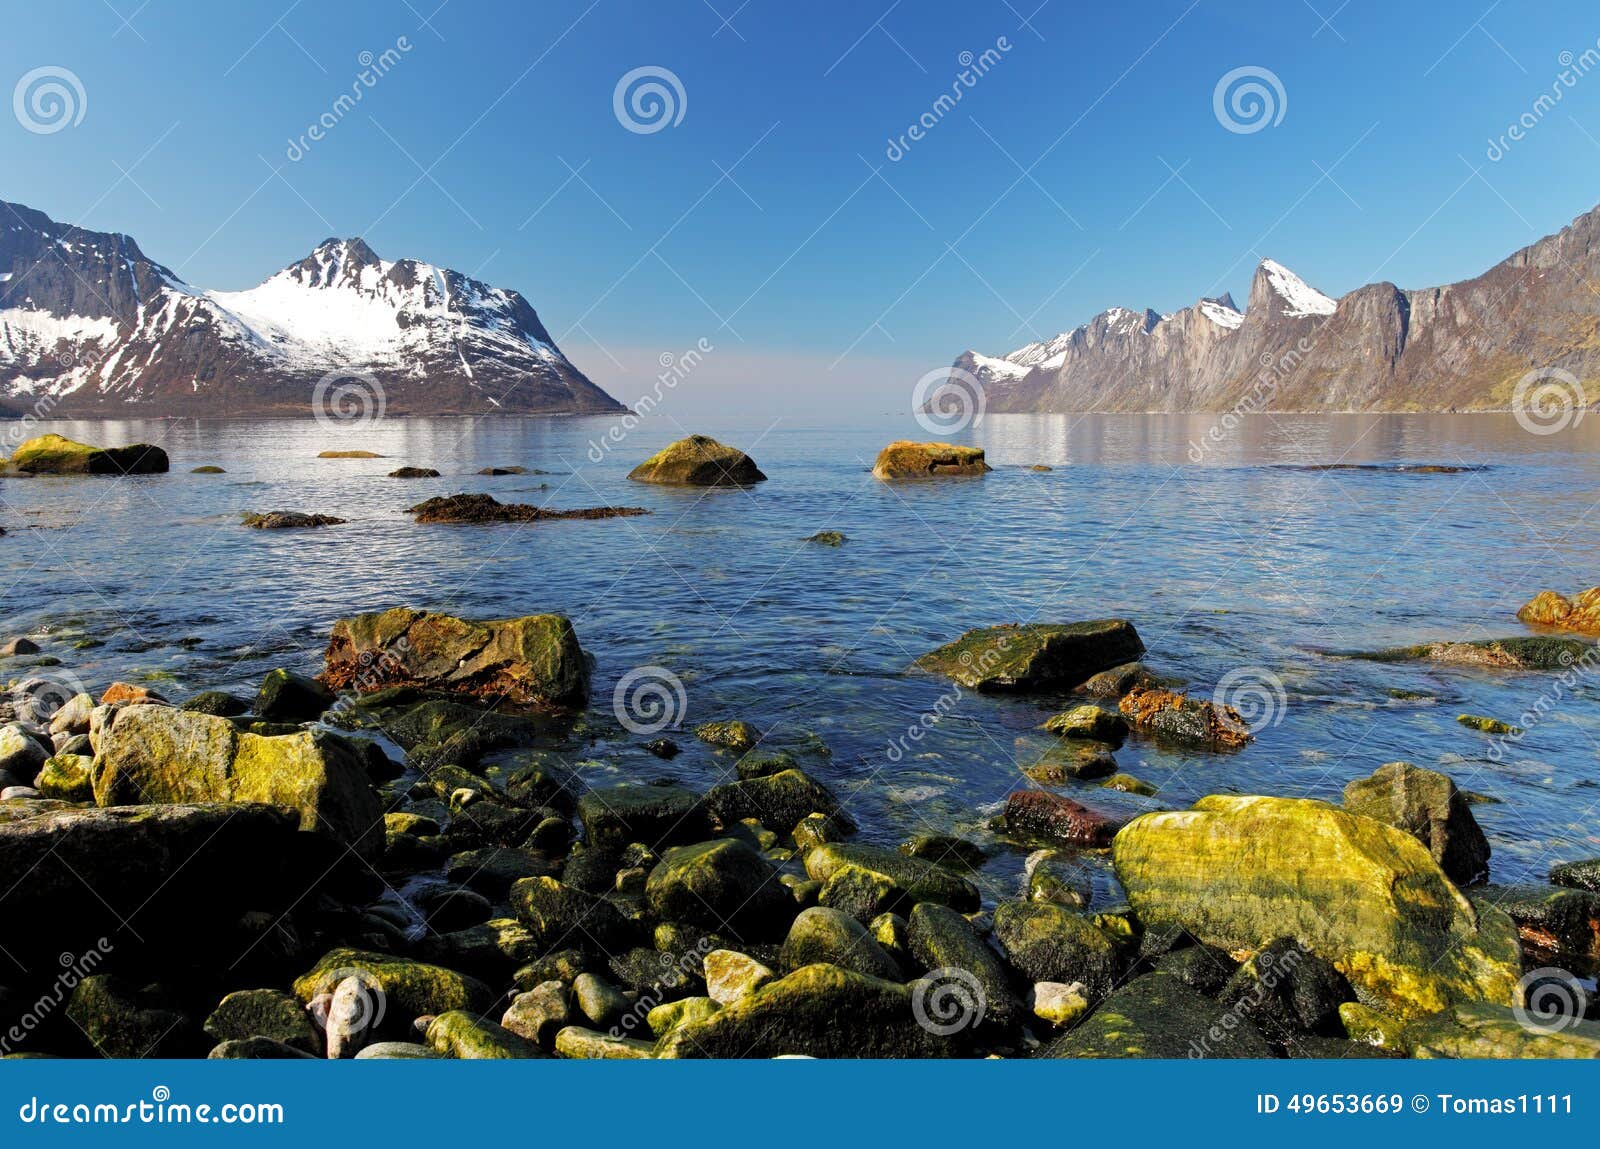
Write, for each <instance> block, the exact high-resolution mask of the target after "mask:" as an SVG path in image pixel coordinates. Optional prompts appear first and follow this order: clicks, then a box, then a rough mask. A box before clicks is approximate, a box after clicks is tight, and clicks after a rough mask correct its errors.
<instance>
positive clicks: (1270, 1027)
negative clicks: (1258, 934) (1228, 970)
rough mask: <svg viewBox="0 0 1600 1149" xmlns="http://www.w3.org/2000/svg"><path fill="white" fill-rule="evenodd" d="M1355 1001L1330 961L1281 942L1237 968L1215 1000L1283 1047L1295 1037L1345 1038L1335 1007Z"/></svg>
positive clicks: (1288, 940) (1285, 940)
mask: <svg viewBox="0 0 1600 1149" xmlns="http://www.w3.org/2000/svg"><path fill="white" fill-rule="evenodd" d="M1355 996H1356V995H1355V991H1354V990H1352V989H1351V988H1350V983H1349V982H1348V981H1346V980H1345V976H1344V975H1343V974H1342V973H1340V972H1339V971H1338V970H1337V969H1335V968H1334V967H1333V963H1332V962H1329V961H1327V960H1325V959H1324V958H1320V957H1318V956H1317V955H1316V954H1314V953H1312V952H1311V951H1310V950H1308V949H1306V948H1305V947H1304V946H1302V945H1300V943H1299V942H1297V941H1295V940H1294V939H1293V938H1279V939H1277V940H1276V941H1274V942H1272V943H1271V944H1269V945H1267V946H1264V947H1263V948H1262V949H1261V951H1260V952H1259V953H1257V954H1256V955H1255V956H1254V957H1252V958H1250V959H1249V960H1248V961H1246V962H1245V963H1244V964H1243V965H1241V966H1240V967H1239V968H1238V970H1237V971H1235V973H1234V975H1233V977H1232V978H1231V979H1229V982H1228V984H1227V985H1226V986H1225V987H1223V989H1222V991H1221V992H1220V993H1219V994H1218V996H1217V1000H1218V1001H1219V1002H1220V1003H1221V1004H1223V1005H1226V1006H1230V1007H1232V1008H1235V1009H1238V1010H1239V1011H1240V1012H1242V1013H1243V1014H1244V1015H1245V1016H1247V1017H1249V1018H1250V1020H1252V1021H1254V1022H1255V1023H1256V1026H1257V1028H1259V1029H1260V1030H1261V1032H1262V1034H1263V1035H1264V1036H1265V1037H1266V1038H1267V1039H1268V1040H1269V1041H1273V1042H1276V1043H1278V1044H1283V1043H1285V1042H1286V1041H1287V1040H1289V1039H1290V1037H1291V1036H1292V1035H1294V1034H1320V1035H1321V1036H1323V1037H1342V1036H1344V1025H1343V1023H1342V1022H1341V1021H1340V1020H1339V1006H1341V1005H1342V1004H1344V1003H1345V1002H1347V1001H1354V1000H1355Z"/></svg>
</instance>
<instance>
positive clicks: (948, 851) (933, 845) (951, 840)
mask: <svg viewBox="0 0 1600 1149" xmlns="http://www.w3.org/2000/svg"><path fill="white" fill-rule="evenodd" d="M900 852H901V853H902V854H904V855H906V856H907V857H909V858H923V859H926V860H927V861H930V862H937V863H938V864H939V865H941V866H948V867H950V868H951V869H952V870H957V871H965V870H979V869H982V868H983V864H984V862H986V861H988V860H989V853H988V851H987V850H985V849H984V848H983V847H982V846H980V845H978V843H976V842H969V841H967V839H965V838H957V837H953V836H951V835H950V834H918V835H917V836H916V837H914V838H912V839H911V840H910V841H907V842H902V843H900Z"/></svg>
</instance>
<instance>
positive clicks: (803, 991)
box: [655, 963, 962, 1058]
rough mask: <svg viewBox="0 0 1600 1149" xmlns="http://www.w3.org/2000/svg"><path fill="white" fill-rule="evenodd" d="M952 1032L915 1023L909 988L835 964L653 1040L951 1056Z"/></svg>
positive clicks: (769, 1049) (722, 1050) (684, 1051)
mask: <svg viewBox="0 0 1600 1149" xmlns="http://www.w3.org/2000/svg"><path fill="white" fill-rule="evenodd" d="M961 1051H962V1047H961V1046H960V1045H959V1044H958V1043H957V1041H956V1040H954V1039H952V1040H946V1039H944V1038H941V1037H938V1036H936V1035H934V1034H933V1033H931V1032H929V1031H928V1030H926V1029H924V1028H923V1027H922V1026H921V1025H919V1024H917V1018H916V1014H915V1013H914V1012H913V1010H912V991H911V989H909V988H908V987H906V986H903V985H899V984H897V983H895V982H892V981H884V980H883V979H881V978H875V977H868V976H866V975H865V974H859V973H853V972H851V971H850V970H844V969H840V968H839V967H838V966H832V965H826V964H820V963H819V964H817V965H808V966H804V967H802V968H801V969H797V970H795V971H794V972H793V973H791V974H789V975H788V976H786V977H781V978H779V979H778V980H776V981H772V982H768V983H767V984H766V985H764V986H762V987H761V988H760V989H757V990H756V991H755V992H753V993H751V994H749V995H748V996H746V997H742V998H740V999H739V1000H738V1001H736V1002H734V1003H733V1004H732V1005H727V1006H724V1007H723V1008H722V1009H719V1010H717V1011H716V1012H715V1013H713V1014H711V1015H710V1016H709V1017H706V1018H704V1019H702V1020H699V1021H686V1022H684V1023H683V1024H682V1025H679V1026H677V1027H676V1028H674V1029H672V1030H671V1031H669V1032H668V1033H667V1035H666V1036H665V1037H663V1038H662V1039H661V1040H660V1041H659V1042H657V1044H656V1047H655V1055H656V1056H657V1057H663V1058H690V1057H692V1058H702V1057H714V1058H717V1057H734V1058H741V1057H776V1056H778V1055H780V1054H804V1055H807V1056H810V1057H948V1056H952V1055H954V1054H957V1053H959V1052H961Z"/></svg>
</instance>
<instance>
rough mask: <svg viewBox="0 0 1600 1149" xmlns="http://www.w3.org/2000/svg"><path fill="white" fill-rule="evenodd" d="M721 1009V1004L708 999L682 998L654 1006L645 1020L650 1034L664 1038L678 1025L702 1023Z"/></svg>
mask: <svg viewBox="0 0 1600 1149" xmlns="http://www.w3.org/2000/svg"><path fill="white" fill-rule="evenodd" d="M721 1008H722V1003H721V1002H718V1001H713V1000H712V999H711V998H709V997H683V998H679V999H678V1000H677V1001H669V1002H667V1003H666V1004H665V1005H658V1006H656V1007H655V1008H654V1009H652V1010H651V1011H650V1013H649V1014H648V1015H647V1017H646V1019H645V1020H647V1021H648V1022H649V1023H650V1032H651V1033H653V1034H655V1035H656V1036H657V1037H665V1036H666V1035H667V1034H669V1033H671V1032H672V1031H673V1030H675V1029H677V1028H678V1027H679V1026H680V1025H690V1024H692V1023H694V1022H697V1021H704V1020H705V1019H706V1018H708V1017H710V1016H711V1015H712V1014H714V1013H716V1012H717V1011H718V1010H719V1009H721Z"/></svg>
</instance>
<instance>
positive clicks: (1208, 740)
mask: <svg viewBox="0 0 1600 1149" xmlns="http://www.w3.org/2000/svg"><path fill="white" fill-rule="evenodd" d="M1119 706H1120V709H1121V711H1122V713H1123V715H1124V716H1125V717H1126V718H1127V720H1128V723H1129V725H1131V726H1132V727H1133V728H1134V729H1135V730H1138V731H1139V732H1141V733H1143V734H1148V735H1151V736H1152V737H1155V738H1157V739H1159V740H1164V741H1167V742H1172V743H1175V744H1177V745H1179V746H1193V747H1197V748H1200V749H1207V750H1237V749H1238V748H1239V747H1241V746H1243V745H1245V744H1246V743H1247V742H1250V741H1253V739H1254V736H1253V735H1252V734H1251V733H1250V726H1249V724H1248V723H1247V722H1245V720H1244V719H1243V718H1242V717H1241V716H1240V714H1239V712H1238V711H1237V710H1235V709H1234V708H1233V707H1231V706H1226V705H1223V706H1218V705H1217V704H1216V703H1214V702H1211V701H1209V700H1206V699H1201V698H1190V697H1188V696H1187V695H1183V694H1175V693H1173V692H1172V691H1170V690H1159V689H1146V688H1144V687H1137V686H1136V687H1134V688H1133V689H1132V690H1130V691H1129V692H1128V693H1127V694H1125V695H1124V696H1123V698H1122V701H1121V703H1120V704H1119Z"/></svg>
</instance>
